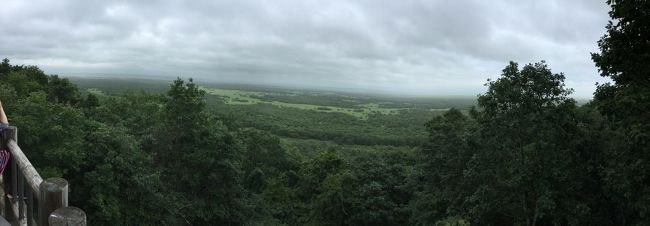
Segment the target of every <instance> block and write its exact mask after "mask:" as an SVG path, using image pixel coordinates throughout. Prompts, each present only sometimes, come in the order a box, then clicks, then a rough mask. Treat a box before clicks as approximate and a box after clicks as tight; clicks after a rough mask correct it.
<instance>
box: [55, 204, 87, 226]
mask: <svg viewBox="0 0 650 226" xmlns="http://www.w3.org/2000/svg"><path fill="white" fill-rule="evenodd" d="M48 220H49V223H50V226H86V213H85V212H84V211H83V210H81V209H79V208H77V207H73V206H69V207H63V208H59V209H57V210H55V211H54V212H52V214H50V217H49V218H48Z"/></svg>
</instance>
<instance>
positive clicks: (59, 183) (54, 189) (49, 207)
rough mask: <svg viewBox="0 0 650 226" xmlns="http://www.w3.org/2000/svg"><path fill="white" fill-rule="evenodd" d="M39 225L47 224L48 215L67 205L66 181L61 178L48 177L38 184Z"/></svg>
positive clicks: (47, 225) (46, 225)
mask: <svg viewBox="0 0 650 226" xmlns="http://www.w3.org/2000/svg"><path fill="white" fill-rule="evenodd" d="M39 191H40V200H38V216H39V218H40V220H39V224H38V225H39V226H49V225H50V224H48V216H50V214H52V212H54V211H55V210H57V209H59V208H62V207H67V206H68V181H66V180H65V179H63V178H49V179H47V180H44V181H43V182H42V183H41V185H40V186H39Z"/></svg>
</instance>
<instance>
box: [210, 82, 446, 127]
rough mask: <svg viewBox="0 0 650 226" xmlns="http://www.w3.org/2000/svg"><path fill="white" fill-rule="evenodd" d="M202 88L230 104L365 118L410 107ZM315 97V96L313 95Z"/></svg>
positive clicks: (342, 98) (346, 97)
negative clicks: (286, 99) (291, 100)
mask: <svg viewBox="0 0 650 226" xmlns="http://www.w3.org/2000/svg"><path fill="white" fill-rule="evenodd" d="M200 88H201V89H202V90H204V91H206V93H207V94H210V95H216V96H220V97H223V100H224V102H225V103H226V104H231V105H252V104H271V105H274V106H278V107H288V108H296V109H302V110H313V111H318V112H337V113H343V114H348V115H352V116H354V117H357V118H359V119H363V120H367V119H368V115H370V114H399V113H400V111H401V110H408V109H411V108H390V107H385V106H382V104H379V103H359V104H355V105H353V106H351V107H340V106H328V105H317V104H304V103H288V102H282V101H276V100H269V99H268V98H265V97H266V96H268V95H270V94H271V95H276V96H277V95H285V96H299V95H304V93H282V94H278V93H269V92H259V91H246V90H232V89H222V88H213V87H206V86H201V87H200ZM315 98H317V97H315ZM354 99H355V97H353V96H342V97H341V101H346V100H347V101H350V100H354ZM448 109H449V108H441V109H429V110H431V111H445V110H448Z"/></svg>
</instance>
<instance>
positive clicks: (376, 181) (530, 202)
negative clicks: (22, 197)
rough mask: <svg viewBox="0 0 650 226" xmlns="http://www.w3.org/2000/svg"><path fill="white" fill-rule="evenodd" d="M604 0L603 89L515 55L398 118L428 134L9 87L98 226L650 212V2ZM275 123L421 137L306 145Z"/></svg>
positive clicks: (171, 94)
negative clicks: (433, 112)
mask: <svg viewBox="0 0 650 226" xmlns="http://www.w3.org/2000/svg"><path fill="white" fill-rule="evenodd" d="M608 2H609V4H610V6H611V7H612V9H611V12H610V16H611V17H612V19H611V22H610V24H609V25H607V33H606V35H605V36H603V38H602V39H601V40H600V41H599V42H598V45H599V47H600V52H599V53H594V54H592V59H593V61H594V62H595V65H596V67H597V68H598V69H599V71H600V73H601V75H602V76H605V77H608V78H610V79H611V80H612V82H611V83H605V84H600V85H598V88H597V90H596V92H595V94H594V98H593V100H592V101H590V102H589V103H586V104H584V105H578V104H576V101H575V100H574V99H572V98H571V96H570V95H571V93H572V90H571V88H570V87H566V86H565V83H564V79H565V76H564V74H562V73H553V72H552V71H551V70H550V68H549V66H548V65H546V63H545V62H543V61H542V62H539V63H532V64H526V65H523V66H520V65H518V64H517V63H514V62H510V63H509V64H507V65H506V66H505V68H504V69H503V71H502V72H501V76H500V77H499V78H498V79H496V80H492V81H488V82H487V83H486V86H487V88H488V89H487V92H485V93H483V94H480V95H479V96H478V99H477V103H478V104H477V106H476V108H472V109H470V110H462V111H461V110H458V109H451V110H448V111H446V112H444V114H441V115H438V116H432V118H431V119H430V120H428V123H426V124H425V125H407V126H400V125H392V127H391V126H390V125H389V127H390V128H395V129H399V128H406V129H411V128H415V127H420V128H422V129H423V130H424V131H425V134H424V135H423V139H424V140H420V139H416V138H417V137H416V138H414V139H413V140H407V141H400V140H396V138H395V137H393V136H391V135H390V134H382V131H367V132H363V131H359V132H356V134H355V132H354V131H337V130H336V129H337V128H336V126H335V125H333V126H332V128H327V127H325V128H320V131H321V132H322V131H332V133H331V135H330V136H327V137H316V136H317V134H323V133H310V131H311V130H310V129H312V128H305V127H301V125H299V123H301V122H300V121H281V120H282V119H277V118H276V119H272V118H270V119H259V120H260V121H259V122H255V121H251V120H250V119H240V118H235V117H232V114H236V113H237V112H236V111H232V109H231V110H227V109H226V111H217V110H216V109H213V108H211V107H208V104H207V97H206V92H205V91H204V90H202V89H200V87H199V85H198V84H196V83H194V81H193V80H192V79H189V80H182V79H177V80H175V81H173V82H171V84H170V85H169V86H168V87H167V88H166V89H165V92H164V93H156V92H144V91H130V92H125V93H121V94H116V95H110V96H105V97H98V96H97V95H95V94H93V93H87V92H82V91H80V90H79V89H78V88H77V86H76V85H75V84H73V83H72V82H70V81H69V80H68V79H67V78H61V77H59V76H57V75H46V74H45V73H44V72H43V71H42V70H40V69H39V68H38V67H36V66H25V65H12V64H10V61H9V60H7V59H5V60H3V61H2V63H0V100H2V103H3V105H4V107H5V109H6V111H7V114H8V115H9V120H10V123H11V124H12V125H13V126H16V127H18V128H19V130H20V131H19V134H20V139H19V144H20V146H21V148H22V149H23V151H25V153H26V155H27V156H28V157H29V159H30V160H31V161H32V163H33V164H34V165H35V166H36V167H37V168H38V170H39V172H41V173H42V174H43V177H45V178H47V177H63V178H66V179H68V181H69V182H70V184H71V190H70V191H71V193H70V202H71V205H74V206H78V207H80V208H82V209H84V210H85V211H86V212H87V214H88V221H89V222H90V224H91V225H650V173H649V172H650V148H649V147H650V144H649V143H648V142H649V141H650V111H649V110H648V109H650V13H649V12H650V2H648V1H608ZM264 98H267V99H272V100H275V99H278V98H285V97H277V96H265V97H264ZM291 101H295V102H299V103H301V102H302V101H303V100H301V99H300V98H299V97H295V98H294V99H292V100H291ZM323 101H324V102H326V103H328V104H329V105H337V104H339V105H341V103H332V101H330V100H323ZM219 107H220V108H228V106H227V105H220V106H219ZM269 109H270V108H269ZM261 110H265V109H263V108H261ZM271 110H272V109H271ZM300 112H303V113H305V112H306V113H305V114H314V115H317V114H318V113H317V112H312V111H307V110H305V111H300ZM413 114H415V115H417V111H416V112H415V113H413ZM315 117H326V116H324V115H318V116H315ZM374 117H387V118H382V119H381V120H378V121H391V118H390V117H399V116H381V115H379V114H378V115H376V116H374ZM413 117H416V116H413ZM295 118H303V117H298V116H296V117H295ZM340 119H341V120H345V118H344V117H340ZM262 120H263V121H262ZM271 120H280V121H279V122H277V121H271ZM256 123H259V124H260V125H263V126H261V127H256V128H254V127H253V126H251V125H252V124H256ZM283 123H284V124H283ZM341 123H342V124H345V123H346V121H342V122H341ZM278 125H280V126H278ZM291 126H293V127H291ZM359 127H360V128H361V127H362V125H359ZM283 128H291V129H288V130H285V131H280V130H282V129H283ZM313 129H319V128H313ZM398 132H400V131H398ZM400 133H401V132H400ZM277 134H280V135H283V136H289V137H298V138H310V139H311V138H314V139H315V138H319V139H321V138H322V139H325V140H333V141H334V142H337V143H348V144H408V145H415V146H420V147H421V148H419V149H394V150H377V151H372V150H371V151H358V152H354V153H342V151H341V150H337V149H336V148H329V149H328V150H323V151H319V152H317V153H316V154H314V155H308V154H306V153H303V152H301V151H300V150H298V149H292V148H284V147H283V146H282V145H281V142H280V138H279V137H278V136H277ZM364 134H373V135H372V136H366V135H364ZM318 136H320V135H318Z"/></svg>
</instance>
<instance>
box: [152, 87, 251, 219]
mask: <svg viewBox="0 0 650 226" xmlns="http://www.w3.org/2000/svg"><path fill="white" fill-rule="evenodd" d="M204 95H205V92H204V91H202V90H200V89H199V88H198V86H197V85H196V84H194V83H193V81H192V80H191V79H190V80H189V82H187V83H185V82H184V81H183V80H181V79H177V80H175V81H174V82H173V83H172V84H171V87H170V90H169V91H168V92H167V98H168V99H167V101H166V102H165V104H164V106H163V110H162V112H161V115H160V121H159V122H158V123H157V126H156V128H155V129H154V131H153V138H152V139H153V143H152V146H151V150H150V151H151V152H152V153H153V154H154V160H155V161H156V164H157V165H158V166H159V169H160V170H161V171H162V173H163V175H164V181H165V184H166V185H167V186H169V187H170V188H171V189H170V191H173V192H178V193H180V194H182V195H183V197H184V200H185V202H186V203H185V204H184V205H185V206H184V208H183V211H181V214H182V216H184V218H185V219H186V220H187V223H188V224H191V225H239V224H243V223H244V222H245V220H246V218H245V215H246V210H245V209H244V206H243V199H244V195H245V194H244V189H243V187H242V182H243V181H242V180H243V177H242V173H241V161H240V159H241V149H240V148H241V147H240V146H239V145H238V143H237V140H236V139H235V136H234V135H233V134H232V133H231V132H230V131H229V130H228V128H226V127H225V126H224V125H223V124H222V123H221V122H220V121H218V120H217V119H215V118H213V117H211V116H210V115H208V114H207V113H205V112H204V111H203V108H204V106H205V103H204Z"/></svg>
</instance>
